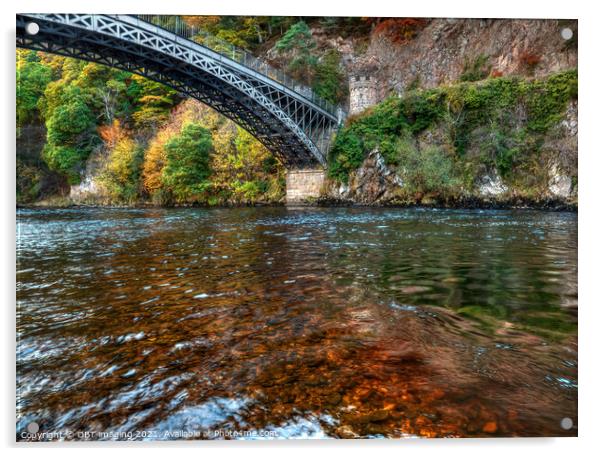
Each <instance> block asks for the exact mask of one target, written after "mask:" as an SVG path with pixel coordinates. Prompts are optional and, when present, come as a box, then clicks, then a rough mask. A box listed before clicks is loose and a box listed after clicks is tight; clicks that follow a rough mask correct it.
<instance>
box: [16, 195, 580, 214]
mask: <svg viewBox="0 0 602 456" xmlns="http://www.w3.org/2000/svg"><path fill="white" fill-rule="evenodd" d="M282 206H289V207H322V208H325V207H366V208H379V207H380V208H400V209H404V208H423V209H478V210H484V209H485V210H490V209H491V210H496V209H499V210H507V209H518V210H523V209H524V210H544V211H550V212H578V205H577V203H569V202H566V201H563V200H561V199H553V198H548V199H528V198H518V197H517V198H508V199H504V200H490V199H479V198H475V197H465V198H459V199H453V200H447V201H431V202H429V203H423V202H402V201H389V202H386V203H363V202H354V201H350V200H345V199H337V198H332V197H319V198H316V199H313V200H308V201H305V202H301V203H294V204H286V203H285V202H284V201H279V202H268V203H258V202H254V203H231V204H219V205H209V204H200V203H196V204H172V205H159V204H155V203H152V202H150V201H139V202H136V203H132V204H99V203H81V202H75V201H73V200H72V199H71V198H68V197H54V198H49V199H45V200H41V201H37V202H35V203H30V204H17V205H16V207H17V208H24V209H36V208H37V209H40V208H44V209H59V208H124V209H127V208H140V209H152V208H187V207H188V208H240V207H282Z"/></svg>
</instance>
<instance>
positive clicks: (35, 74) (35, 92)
mask: <svg viewBox="0 0 602 456" xmlns="http://www.w3.org/2000/svg"><path fill="white" fill-rule="evenodd" d="M40 60H41V59H40V57H39V56H38V54H37V53H36V52H34V51H22V50H21V51H17V128H19V127H22V126H23V125H25V124H27V123H30V122H33V121H34V120H35V119H36V118H37V116H38V109H37V106H38V101H39V99H40V98H41V97H42V95H43V94H44V90H46V86H47V85H48V83H49V82H50V81H51V78H52V70H51V69H50V68H49V67H47V66H46V65H44V64H43V63H41V61H40Z"/></svg>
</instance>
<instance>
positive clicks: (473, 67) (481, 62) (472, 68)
mask: <svg viewBox="0 0 602 456" xmlns="http://www.w3.org/2000/svg"><path fill="white" fill-rule="evenodd" d="M490 71H491V65H490V64H489V56H488V55H485V54H479V55H477V56H476V57H475V58H474V59H472V60H468V59H466V60H465V61H464V70H463V71H462V74H461V75H460V81H480V80H481V79H485V78H486V77H487V76H488V75H489V72H490Z"/></svg>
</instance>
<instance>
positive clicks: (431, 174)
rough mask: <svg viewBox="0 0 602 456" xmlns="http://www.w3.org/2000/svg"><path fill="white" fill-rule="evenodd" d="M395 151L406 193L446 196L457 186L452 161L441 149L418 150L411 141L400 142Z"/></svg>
mask: <svg viewBox="0 0 602 456" xmlns="http://www.w3.org/2000/svg"><path fill="white" fill-rule="evenodd" d="M397 149H398V154H399V160H400V162H401V163H402V178H403V179H404V183H405V185H406V191H407V192H409V193H421V194H428V193H431V194H432V193H435V194H437V195H441V196H447V195H448V194H449V193H450V192H451V191H452V190H453V189H454V187H456V186H457V185H458V184H459V180H458V179H457V178H456V177H455V176H454V172H453V160H452V159H451V157H449V156H448V154H447V153H446V152H445V151H444V150H442V149H441V148H439V147H436V146H429V147H426V148H425V149H423V150H418V149H417V148H416V147H415V146H414V144H413V143H412V142H411V141H401V142H399V143H398V145H397Z"/></svg>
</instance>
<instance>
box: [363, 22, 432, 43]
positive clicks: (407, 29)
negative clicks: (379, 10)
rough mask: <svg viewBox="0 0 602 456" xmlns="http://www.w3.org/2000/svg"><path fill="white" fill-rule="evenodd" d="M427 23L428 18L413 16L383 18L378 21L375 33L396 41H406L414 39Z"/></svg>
mask: <svg viewBox="0 0 602 456" xmlns="http://www.w3.org/2000/svg"><path fill="white" fill-rule="evenodd" d="M427 23H428V21H427V20H426V19H421V18H411V17H405V18H387V19H382V20H379V21H378V22H377V23H376V27H375V28H374V34H375V35H382V36H386V37H387V38H389V39H390V40H391V41H393V42H394V43H405V42H407V41H410V40H411V39H413V38H414V37H415V36H416V35H417V33H418V32H419V31H420V30H421V29H423V28H424V27H426V25H427Z"/></svg>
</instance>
